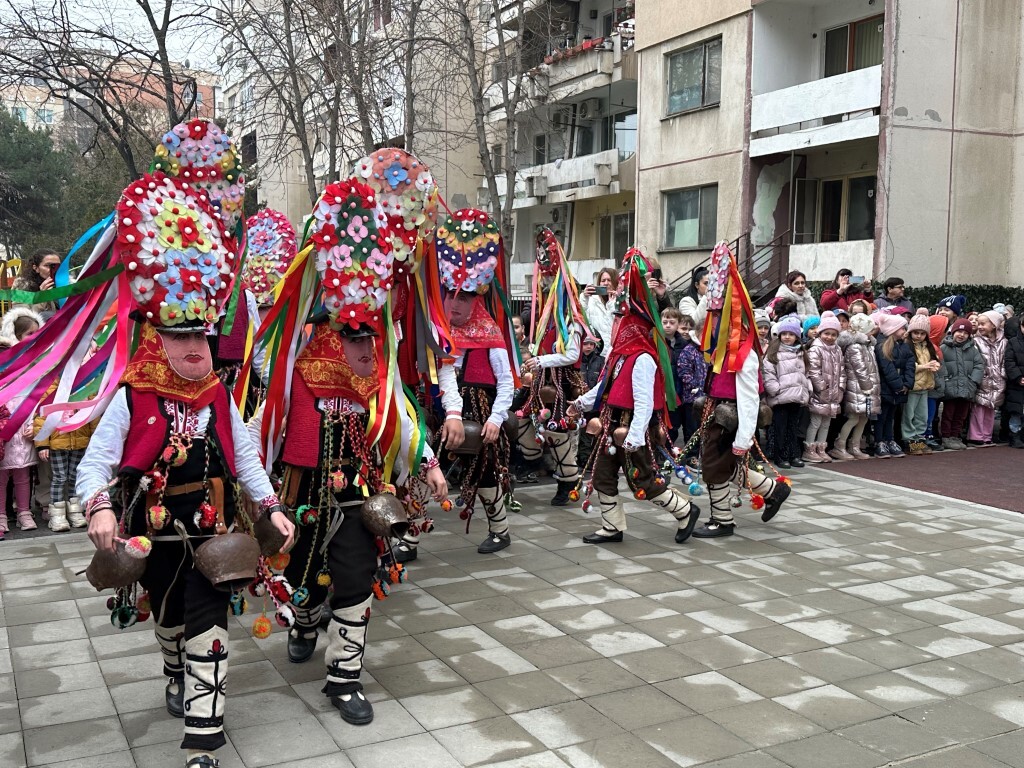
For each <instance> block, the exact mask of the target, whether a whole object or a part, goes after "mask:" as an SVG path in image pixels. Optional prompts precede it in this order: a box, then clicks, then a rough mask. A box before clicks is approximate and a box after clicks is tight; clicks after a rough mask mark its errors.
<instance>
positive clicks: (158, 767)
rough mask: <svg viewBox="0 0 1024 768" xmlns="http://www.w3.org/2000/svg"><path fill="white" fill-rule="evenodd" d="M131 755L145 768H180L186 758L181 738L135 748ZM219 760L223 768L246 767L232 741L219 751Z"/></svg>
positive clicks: (137, 763)
mask: <svg viewBox="0 0 1024 768" xmlns="http://www.w3.org/2000/svg"><path fill="white" fill-rule="evenodd" d="M131 754H132V758H133V759H134V760H135V763H136V765H138V766H140V767H141V766H145V768H178V766H180V765H181V764H182V763H183V762H184V757H185V751H184V750H183V749H181V739H180V737H179V738H178V739H176V740H175V741H169V742H165V743H163V744H152V745H148V746H145V747H138V748H135V749H133V750H132V752H131ZM217 759H218V760H219V761H220V764H221V768H244V765H245V764H244V763H243V762H242V758H240V757H239V756H238V752H236V751H235V748H234V746H233V745H232V744H231V742H230V741H229V742H228V743H227V744H225V745H224V746H223V747H221V748H220V749H218V750H217Z"/></svg>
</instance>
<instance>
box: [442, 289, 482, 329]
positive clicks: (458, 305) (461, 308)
mask: <svg viewBox="0 0 1024 768" xmlns="http://www.w3.org/2000/svg"><path fill="white" fill-rule="evenodd" d="M474 297H475V294H472V293H465V292H461V293H459V294H457V295H456V294H454V293H450V294H448V296H447V298H446V299H445V302H444V306H445V309H446V310H448V322H449V323H451V325H452V327H453V328H459V327H461V326H463V325H465V324H466V323H468V322H469V318H470V317H471V316H472V314H473V299H474Z"/></svg>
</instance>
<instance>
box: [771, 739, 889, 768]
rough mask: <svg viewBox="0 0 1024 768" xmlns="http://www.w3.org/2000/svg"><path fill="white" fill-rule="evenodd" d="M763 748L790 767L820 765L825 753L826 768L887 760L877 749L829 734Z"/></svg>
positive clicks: (857, 767)
mask: <svg viewBox="0 0 1024 768" xmlns="http://www.w3.org/2000/svg"><path fill="white" fill-rule="evenodd" d="M765 751H766V752H768V754H770V755H774V756H775V757H777V758H779V759H780V760H782V761H783V762H784V763H786V764H787V765H790V766H793V768H820V766H821V764H822V759H823V757H824V756H826V755H827V756H828V757H827V760H828V765H829V766H830V768H877V766H881V765H885V764H886V763H887V762H889V761H888V758H886V757H883V756H882V755H879V754H878V753H877V752H872V751H871V750H869V749H865V748H864V747H862V746H860V745H859V744H855V743H854V742H852V741H848V740H847V739H844V738H841V737H839V736H836V735H835V734H831V733H825V734H820V735H818V736H812V737H811V738H809V739H803V740H802V741H794V742H790V743H788V744H780V745H779V746H776V747H769V748H768V749H766V750H765Z"/></svg>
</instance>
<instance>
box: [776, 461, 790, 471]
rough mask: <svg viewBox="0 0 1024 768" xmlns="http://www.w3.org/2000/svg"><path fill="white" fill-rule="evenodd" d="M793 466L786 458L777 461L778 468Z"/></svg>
mask: <svg viewBox="0 0 1024 768" xmlns="http://www.w3.org/2000/svg"><path fill="white" fill-rule="evenodd" d="M792 466H793V465H792V464H790V463H789V462H788V461H787V460H786V459H779V460H778V461H776V462H775V467H776V469H789V468H790V467H792Z"/></svg>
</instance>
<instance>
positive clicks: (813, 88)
mask: <svg viewBox="0 0 1024 768" xmlns="http://www.w3.org/2000/svg"><path fill="white" fill-rule="evenodd" d="M881 103H882V67H881V65H879V66H876V67H867V68H865V69H859V70H856V71H854V72H848V73H846V74H844V75H836V76H834V77H827V78H823V79H821V80H813V81H811V82H809V83H803V84H801V85H794V86H792V87H790V88H783V89H781V90H778V91H771V92H770V93H763V94H760V95H758V96H755V97H754V99H753V103H752V104H751V110H750V132H751V135H752V139H751V142H750V150H751V151H750V154H751V156H755V157H756V156H759V155H766V154H772V153H774V152H788V151H790V150H793V149H802V148H807V147H811V146H820V145H822V144H831V143H835V142H836V141H847V140H850V139H856V138H864V137H867V136H877V135H878V112H879V109H880V106H881Z"/></svg>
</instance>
